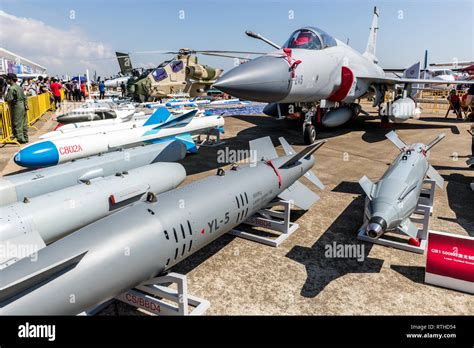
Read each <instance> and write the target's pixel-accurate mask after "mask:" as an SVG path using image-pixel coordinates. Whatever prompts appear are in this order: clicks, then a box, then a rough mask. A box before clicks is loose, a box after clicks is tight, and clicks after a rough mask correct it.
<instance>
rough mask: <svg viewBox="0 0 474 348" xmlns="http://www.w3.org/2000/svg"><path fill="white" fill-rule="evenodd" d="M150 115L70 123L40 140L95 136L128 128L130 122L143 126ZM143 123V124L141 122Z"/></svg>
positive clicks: (41, 137) (140, 113)
mask: <svg viewBox="0 0 474 348" xmlns="http://www.w3.org/2000/svg"><path fill="white" fill-rule="evenodd" d="M148 116H149V115H145V113H144V112H136V113H134V114H133V115H131V116H130V117H128V118H114V119H110V120H101V121H89V122H77V123H68V124H65V125H63V126H61V127H58V128H56V129H55V130H54V131H51V132H47V133H45V134H43V135H41V136H40V137H39V138H40V139H46V138H53V137H58V136H66V134H68V135H69V136H75V135H79V134H81V135H84V134H93V133H99V132H100V131H106V130H109V129H110V126H115V125H119V124H120V125H121V126H117V127H114V129H115V128H117V129H119V128H120V127H122V128H127V127H128V125H129V124H127V123H128V122H136V123H135V125H136V126H142V125H143V123H145V121H146V118H147V117H148ZM140 121H141V122H140Z"/></svg>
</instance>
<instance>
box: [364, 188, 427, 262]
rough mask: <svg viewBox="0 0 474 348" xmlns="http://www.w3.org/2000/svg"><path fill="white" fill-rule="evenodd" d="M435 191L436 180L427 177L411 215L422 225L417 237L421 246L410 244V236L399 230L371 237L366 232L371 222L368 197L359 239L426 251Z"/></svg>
mask: <svg viewBox="0 0 474 348" xmlns="http://www.w3.org/2000/svg"><path fill="white" fill-rule="evenodd" d="M434 192H435V182H434V181H432V180H428V179H426V180H425V181H424V182H423V188H422V189H421V193H420V198H419V199H418V204H417V206H416V209H415V211H414V212H413V214H412V215H411V216H410V220H411V222H413V223H414V224H418V225H419V226H420V227H419V228H418V234H417V239H418V240H419V242H420V245H419V246H416V245H412V244H409V238H407V237H408V236H407V235H406V234H404V233H402V232H400V231H398V230H395V231H390V232H387V233H384V234H383V235H382V236H380V237H379V238H372V237H369V236H368V235H367V234H366V233H365V228H366V226H367V224H368V223H369V217H368V216H369V213H368V203H369V200H368V198H366V200H365V208H364V223H363V224H362V226H361V227H360V228H359V231H358V234H357V239H359V240H362V241H364V242H371V243H374V244H379V245H384V246H387V247H392V248H396V249H401V250H406V251H411V252H414V253H418V254H423V253H424V252H425V249H426V244H427V242H426V240H427V237H428V227H429V220H430V215H431V214H432V212H433V204H434Z"/></svg>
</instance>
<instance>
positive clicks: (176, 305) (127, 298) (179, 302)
mask: <svg viewBox="0 0 474 348" xmlns="http://www.w3.org/2000/svg"><path fill="white" fill-rule="evenodd" d="M173 283H174V284H176V286H177V290H175V289H172V288H170V287H169V285H171V284H173ZM115 299H116V300H119V301H121V302H124V303H126V304H128V305H130V306H133V307H135V308H138V310H139V311H140V312H142V313H145V314H148V315H162V316H169V315H202V314H204V313H205V312H206V310H207V309H208V308H209V306H210V303H209V301H207V300H205V299H202V298H199V297H196V296H192V295H189V294H188V284H187V278H186V276H185V275H183V274H178V273H169V274H167V275H163V276H160V277H155V278H152V279H149V280H147V281H146V282H144V283H142V284H141V285H139V286H137V287H136V288H133V289H131V290H128V291H126V292H124V293H123V294H120V295H118V296H117V297H115ZM112 301H113V300H110V301H107V302H105V303H103V304H100V305H99V306H96V307H94V308H93V309H91V310H89V311H86V312H83V313H81V314H83V315H95V314H96V313H98V312H99V311H100V310H102V309H103V308H105V307H106V306H107V305H109V304H110V303H111V302H112Z"/></svg>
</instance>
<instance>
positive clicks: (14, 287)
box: [0, 251, 87, 306]
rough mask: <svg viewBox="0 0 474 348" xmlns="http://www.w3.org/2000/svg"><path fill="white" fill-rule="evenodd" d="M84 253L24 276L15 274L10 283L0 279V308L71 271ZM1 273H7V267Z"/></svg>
mask: <svg viewBox="0 0 474 348" xmlns="http://www.w3.org/2000/svg"><path fill="white" fill-rule="evenodd" d="M86 253H87V251H84V252H82V253H80V254H77V255H74V256H72V257H69V258H67V259H62V260H60V261H58V262H54V263H51V264H49V265H47V266H44V267H42V268H41V269H38V270H34V271H30V272H29V273H28V274H25V275H21V274H20V275H18V274H16V275H15V277H14V278H13V279H12V280H11V281H10V282H9V280H8V279H7V280H6V281H5V280H4V279H2V282H1V283H0V306H1V305H4V304H6V303H7V302H10V301H11V300H12V299H14V298H16V297H17V296H21V295H22V293H24V292H25V291H29V290H30V291H31V290H34V289H36V288H37V287H38V286H41V285H42V284H44V283H46V282H48V281H50V280H52V279H54V278H56V277H57V276H59V275H61V274H63V273H64V272H67V271H69V270H71V269H73V268H74V267H76V265H77V264H78V263H79V262H80V261H81V260H82V258H83V257H84V255H85V254H86ZM38 266H39V267H41V265H40V263H38ZM20 269H21V268H20ZM3 272H8V267H7V268H6V269H5V270H4V271H3Z"/></svg>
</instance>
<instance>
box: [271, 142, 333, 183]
mask: <svg viewBox="0 0 474 348" xmlns="http://www.w3.org/2000/svg"><path fill="white" fill-rule="evenodd" d="M278 140H279V141H280V143H281V145H282V147H283V150H284V151H285V153H286V155H287V156H293V155H294V154H296V151H295V150H293V148H292V147H291V145H290V144H288V142H287V141H286V139H285V138H283V137H280V138H278ZM321 145H322V144H321ZM315 151H316V150H315ZM304 176H305V177H306V179H308V180H309V181H311V182H312V183H313V184H314V185H315V186H316V187H317V188H320V189H321V190H324V184H323V183H322V182H321V180H319V178H318V177H317V176H316V174H314V173H313V171H311V170H308V171H307V172H306V173H305V174H304Z"/></svg>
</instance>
